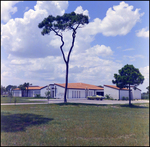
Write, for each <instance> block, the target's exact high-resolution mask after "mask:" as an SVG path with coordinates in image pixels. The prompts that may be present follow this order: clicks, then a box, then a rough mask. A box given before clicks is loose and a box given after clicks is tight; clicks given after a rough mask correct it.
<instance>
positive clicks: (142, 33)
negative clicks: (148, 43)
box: [136, 28, 149, 38]
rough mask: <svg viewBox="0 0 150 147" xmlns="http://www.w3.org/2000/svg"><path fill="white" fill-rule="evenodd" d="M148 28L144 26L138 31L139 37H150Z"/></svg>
mask: <svg viewBox="0 0 150 147" xmlns="http://www.w3.org/2000/svg"><path fill="white" fill-rule="evenodd" d="M146 30H147V29H146V28H143V29H141V30H138V31H137V33H136V36H137V37H145V38H149V30H147V31H146Z"/></svg>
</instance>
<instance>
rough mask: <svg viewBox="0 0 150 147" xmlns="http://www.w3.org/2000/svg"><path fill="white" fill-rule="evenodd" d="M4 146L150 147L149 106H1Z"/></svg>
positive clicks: (75, 104)
mask: <svg viewBox="0 0 150 147" xmlns="http://www.w3.org/2000/svg"><path fill="white" fill-rule="evenodd" d="M1 145H5V146H10V145H11V146H72V145H74V146H95V145H96V146H144V145H145V146H146V145H147V146H148V145H149V104H136V105H132V106H131V107H129V105H94V104H92V105H90V104H78V103H67V104H64V103H60V104H48V105H47V104H45V105H32V106H30V105H22V106H20V105H16V106H1Z"/></svg>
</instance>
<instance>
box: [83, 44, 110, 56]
mask: <svg viewBox="0 0 150 147" xmlns="http://www.w3.org/2000/svg"><path fill="white" fill-rule="evenodd" d="M86 52H87V54H88V55H96V56H102V57H106V56H110V55H113V51H112V50H111V48H110V47H109V46H108V47H106V46H105V45H95V46H93V47H92V48H90V49H87V50H86Z"/></svg>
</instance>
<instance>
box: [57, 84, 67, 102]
mask: <svg viewBox="0 0 150 147" xmlns="http://www.w3.org/2000/svg"><path fill="white" fill-rule="evenodd" d="M64 92H65V88H63V87H60V86H58V85H54V98H60V99H63V97H64Z"/></svg>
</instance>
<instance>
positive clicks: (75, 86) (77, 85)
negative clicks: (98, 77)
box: [55, 83, 104, 90]
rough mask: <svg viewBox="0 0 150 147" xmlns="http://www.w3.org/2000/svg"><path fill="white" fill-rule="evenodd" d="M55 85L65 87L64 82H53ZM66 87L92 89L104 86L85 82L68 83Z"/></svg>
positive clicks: (99, 88)
mask: <svg viewBox="0 0 150 147" xmlns="http://www.w3.org/2000/svg"><path fill="white" fill-rule="evenodd" d="M55 85H58V86H61V87H64V88H65V83H64V84H58V83H55ZM68 88H69V89H92V90H104V88H101V87H98V86H95V85H91V84H85V83H68Z"/></svg>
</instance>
